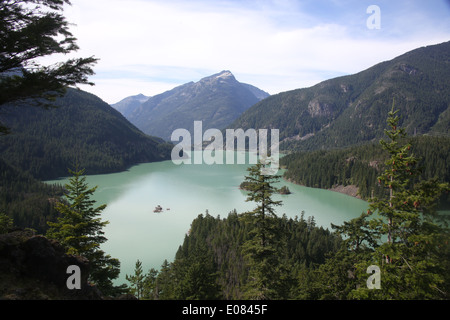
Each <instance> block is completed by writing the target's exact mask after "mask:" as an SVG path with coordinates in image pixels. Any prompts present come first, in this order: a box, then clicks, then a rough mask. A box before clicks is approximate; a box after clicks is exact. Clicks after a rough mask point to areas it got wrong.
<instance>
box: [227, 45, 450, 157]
mask: <svg viewBox="0 0 450 320" xmlns="http://www.w3.org/2000/svg"><path fill="white" fill-rule="evenodd" d="M449 78H450V42H446V43H442V44H439V45H434V46H429V47H423V48H420V49H416V50H414V51H411V52H408V53H406V54H404V55H401V56H399V57H397V58H395V59H393V60H391V61H386V62H382V63H379V64H377V65H375V66H373V67H372V68H369V69H367V70H365V71H362V72H360V73H357V74H354V75H349V76H344V77H339V78H335V79H331V80H327V81H324V82H322V83H319V84H317V85H315V86H313V87H311V88H305V89H297V90H293V91H288V92H284V93H280V94H277V95H274V96H271V97H268V98H266V99H264V100H262V101H261V102H259V103H258V104H256V105H254V106H253V107H252V108H250V109H249V110H247V111H246V112H244V114H243V115H242V116H241V117H239V118H238V119H237V120H236V121H235V122H234V123H233V124H232V125H231V126H230V128H244V129H248V128H255V129H259V128H278V129H280V139H281V140H282V142H283V144H282V146H281V148H282V149H285V150H286V149H289V150H317V149H329V148H342V147H347V146H351V145H356V144H361V143H365V142H369V141H375V140H377V139H379V138H381V137H382V136H383V134H384V133H383V132H384V128H385V123H386V117H387V114H388V111H389V110H390V108H391V107H392V103H393V101H394V99H395V106H396V108H397V109H399V110H400V112H401V115H402V122H401V123H400V125H401V126H402V127H404V128H406V130H407V133H408V134H409V135H414V134H417V135H422V134H425V133H430V134H441V135H442V134H444V135H448V134H450V110H449V105H450V87H449V86H448V79H449Z"/></svg>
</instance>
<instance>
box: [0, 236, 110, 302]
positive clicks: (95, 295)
mask: <svg viewBox="0 0 450 320" xmlns="http://www.w3.org/2000/svg"><path fill="white" fill-rule="evenodd" d="M69 266H77V267H78V268H79V270H80V273H79V274H80V279H79V280H80V281H79V283H80V284H81V288H80V289H72V290H71V289H69V288H68V286H67V280H68V279H69V277H71V275H72V273H70V272H69V273H68V267H69ZM88 276H89V262H88V261H87V260H86V259H84V258H83V257H78V256H72V255H67V254H65V251H64V248H63V247H62V246H61V245H60V244H59V243H58V242H56V241H52V240H49V239H47V238H45V237H43V236H35V235H33V233H32V232H30V231H23V230H21V231H14V232H10V233H7V234H4V235H0V299H7V300H100V299H103V297H102V295H101V293H100V292H99V291H98V290H97V289H96V288H95V287H93V286H91V285H90V284H89V283H88Z"/></svg>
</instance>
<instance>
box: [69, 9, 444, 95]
mask: <svg viewBox="0 0 450 320" xmlns="http://www.w3.org/2000/svg"><path fill="white" fill-rule="evenodd" d="M71 2H72V6H70V7H67V8H66V9H65V11H64V12H65V15H66V17H67V19H68V21H69V22H72V23H74V24H75V25H74V26H73V27H72V33H73V34H74V36H75V37H76V38H77V39H78V41H77V43H78V45H79V46H80V50H79V51H78V52H77V53H76V56H80V57H87V56H92V55H93V56H95V57H97V58H99V59H100V61H99V62H98V64H97V65H96V66H95V72H96V75H95V76H93V77H92V78H91V80H92V81H94V82H95V83H96V85H95V86H94V87H84V86H83V87H81V88H82V89H83V90H86V91H89V92H92V93H94V94H96V95H98V96H99V97H101V98H102V99H103V100H104V101H106V102H108V103H115V102H118V101H119V100H121V99H122V98H125V97H127V96H130V95H135V94H138V93H143V94H145V95H149V96H152V95H156V94H159V93H162V92H164V91H166V90H169V89H172V88H174V87H176V86H178V85H181V84H184V83H186V82H189V81H198V80H200V79H201V78H203V77H205V76H209V75H211V74H214V73H217V72H220V71H222V70H230V71H231V72H232V73H233V74H234V75H235V77H236V78H237V79H238V80H239V81H241V82H246V83H250V84H253V85H255V86H257V87H259V88H261V89H263V90H265V91H267V92H269V93H270V94H276V93H279V92H282V91H287V90H292V89H297V88H303V87H309V86H312V85H314V84H317V83H319V82H320V81H323V80H326V79H330V78H334V77H337V76H341V75H347V74H353V73H356V72H359V71H362V70H364V69H366V68H369V67H371V66H373V65H374V64H377V63H379V62H381V61H385V60H390V59H392V58H394V57H396V56H398V55H401V54H403V53H405V52H407V51H410V50H413V49H415V48H418V47H422V46H426V45H431V44H437V43H442V42H445V41H449V40H450V18H449V17H450V0H428V1H423V0H410V1H405V0H395V1H392V0H388V1H385V0H369V1H366V0H292V1H291V0H244V1H243V0H222V1H215V0H208V1H206V0H189V1H187V0H185V1H181V0H72V1H71ZM371 5H376V6H378V8H379V9H380V15H379V17H380V19H379V20H375V18H377V17H378V16H377V15H376V12H374V11H369V13H368V10H367V9H368V8H369V6H371ZM377 21H379V26H380V28H379V29H377V28H372V27H371V28H369V27H368V22H369V26H373V25H374V24H373V23H375V22H377Z"/></svg>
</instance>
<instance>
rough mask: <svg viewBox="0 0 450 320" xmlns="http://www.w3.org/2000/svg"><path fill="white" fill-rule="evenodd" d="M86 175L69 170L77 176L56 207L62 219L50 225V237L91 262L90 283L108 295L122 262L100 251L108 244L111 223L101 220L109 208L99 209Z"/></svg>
mask: <svg viewBox="0 0 450 320" xmlns="http://www.w3.org/2000/svg"><path fill="white" fill-rule="evenodd" d="M84 172H85V171H84V170H78V169H76V170H75V171H72V170H69V173H70V174H72V175H73V176H72V177H71V178H70V179H69V183H67V184H66V185H65V188H66V190H67V194H66V195H65V198H66V201H64V202H63V201H61V202H59V203H58V204H57V205H56V210H57V211H58V212H59V213H60V214H61V216H60V217H59V218H58V219H57V221H56V222H48V225H49V226H50V228H49V229H48V230H47V234H46V235H47V237H48V238H50V239H55V240H57V241H58V242H60V243H61V244H62V245H63V246H64V247H65V248H66V251H67V253H68V254H73V255H80V256H83V257H85V258H86V259H88V260H89V263H90V266H91V272H90V280H91V281H92V282H94V283H95V284H96V285H97V286H98V287H99V288H100V289H101V290H103V293H104V294H106V293H107V292H108V293H112V292H113V285H112V281H111V280H112V279H115V278H117V277H118V276H119V273H120V262H119V261H118V260H117V259H114V258H111V256H109V255H106V254H105V252H104V251H102V250H101V249H100V245H101V244H102V243H104V242H106V241H107V239H106V237H105V236H104V231H103V230H102V229H103V228H104V227H105V226H106V225H107V224H108V222H107V221H102V219H101V217H99V216H100V214H101V212H102V211H103V210H104V209H105V208H106V205H100V206H99V207H95V200H91V196H92V195H93V194H94V192H95V191H96V189H97V187H94V188H89V186H88V184H87V182H86V177H85V176H83V174H84Z"/></svg>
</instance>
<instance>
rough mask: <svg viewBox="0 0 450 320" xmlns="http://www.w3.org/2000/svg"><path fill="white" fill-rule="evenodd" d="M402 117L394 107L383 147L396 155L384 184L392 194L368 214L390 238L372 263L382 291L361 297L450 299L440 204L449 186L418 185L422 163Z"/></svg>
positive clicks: (372, 203)
mask: <svg viewBox="0 0 450 320" xmlns="http://www.w3.org/2000/svg"><path fill="white" fill-rule="evenodd" d="M397 113H398V110H394V106H393V107H392V111H390V112H389V115H388V120H387V122H388V126H389V129H388V130H386V135H387V136H388V137H389V139H390V140H389V141H384V140H381V141H380V143H381V145H382V146H383V149H384V150H386V151H387V152H388V153H389V155H390V158H389V159H388V160H387V161H386V169H385V171H384V172H383V174H382V175H381V176H380V177H379V180H378V181H379V183H380V184H381V185H382V186H383V187H385V189H386V190H387V194H386V197H385V198H373V199H372V200H371V201H370V210H369V211H368V213H369V215H370V216H374V215H375V214H377V215H378V217H379V218H374V219H373V220H372V224H371V226H372V227H373V228H378V229H379V230H380V231H381V234H382V235H383V236H384V240H383V241H384V243H381V244H380V246H378V247H376V248H374V251H373V254H372V259H371V260H370V261H368V263H369V264H376V265H378V266H379V267H380V269H381V280H382V283H381V290H375V291H371V292H370V293H368V292H367V291H365V290H359V292H357V293H356V296H358V294H360V293H361V292H365V294H369V296H372V297H377V298H387V299H392V298H394V299H430V298H432V299H434V298H445V297H447V298H448V289H449V285H448V280H449V276H448V269H447V268H448V265H449V260H448V259H449V245H448V240H449V238H450V237H449V236H450V233H449V229H448V224H447V221H446V220H445V217H443V216H440V215H439V214H438V213H437V212H436V204H437V202H438V200H439V197H440V196H441V194H442V193H443V192H444V191H445V190H447V191H448V190H449V185H448V184H447V183H439V182H438V181H437V179H431V180H427V181H419V180H418V179H417V176H418V173H419V171H420V170H419V169H420V168H417V166H416V164H417V163H418V159H417V158H416V157H415V156H414V155H413V154H411V152H410V150H411V145H410V144H409V143H406V142H405V139H404V138H405V131H404V129H402V128H399V120H400V118H399V117H398V115H397ZM367 267H368V265H367V263H362V264H361V265H360V272H361V274H365V272H366V268H367ZM363 277H366V278H367V274H365V275H364V276H363ZM363 296H364V295H363Z"/></svg>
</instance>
